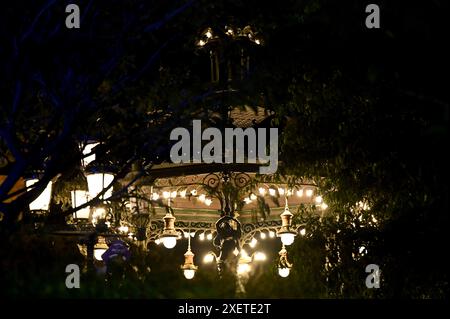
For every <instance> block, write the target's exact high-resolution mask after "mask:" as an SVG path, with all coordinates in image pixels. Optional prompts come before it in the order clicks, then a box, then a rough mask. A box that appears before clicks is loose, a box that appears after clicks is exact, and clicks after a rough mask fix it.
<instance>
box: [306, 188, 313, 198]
mask: <svg viewBox="0 0 450 319" xmlns="http://www.w3.org/2000/svg"><path fill="white" fill-rule="evenodd" d="M305 195H306V197H311V196H312V195H313V190H312V189H307V190H306V192H305Z"/></svg>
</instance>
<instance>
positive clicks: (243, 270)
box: [237, 264, 251, 275]
mask: <svg viewBox="0 0 450 319" xmlns="http://www.w3.org/2000/svg"><path fill="white" fill-rule="evenodd" d="M250 269H251V268H250V265H249V264H239V265H238V267H237V273H238V275H243V274H245V273H248V272H249V271H250Z"/></svg>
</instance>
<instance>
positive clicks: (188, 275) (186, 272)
mask: <svg viewBox="0 0 450 319" xmlns="http://www.w3.org/2000/svg"><path fill="white" fill-rule="evenodd" d="M183 275H184V277H185V278H186V279H188V280H190V279H192V278H194V276H195V270H193V269H185V270H183Z"/></svg>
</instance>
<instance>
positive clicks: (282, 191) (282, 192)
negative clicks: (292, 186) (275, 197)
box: [278, 187, 284, 196]
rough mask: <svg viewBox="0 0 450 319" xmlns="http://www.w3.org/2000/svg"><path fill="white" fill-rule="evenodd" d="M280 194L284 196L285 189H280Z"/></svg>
mask: <svg viewBox="0 0 450 319" xmlns="http://www.w3.org/2000/svg"><path fill="white" fill-rule="evenodd" d="M278 193H279V194H280V195H281V196H283V195H284V188H281V187H280V188H278Z"/></svg>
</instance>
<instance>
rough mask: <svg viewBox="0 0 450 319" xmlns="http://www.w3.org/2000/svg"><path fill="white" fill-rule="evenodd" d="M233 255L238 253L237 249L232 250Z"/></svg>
mask: <svg viewBox="0 0 450 319" xmlns="http://www.w3.org/2000/svg"><path fill="white" fill-rule="evenodd" d="M233 255H235V256H237V255H239V249H237V248H235V249H234V250H233Z"/></svg>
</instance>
